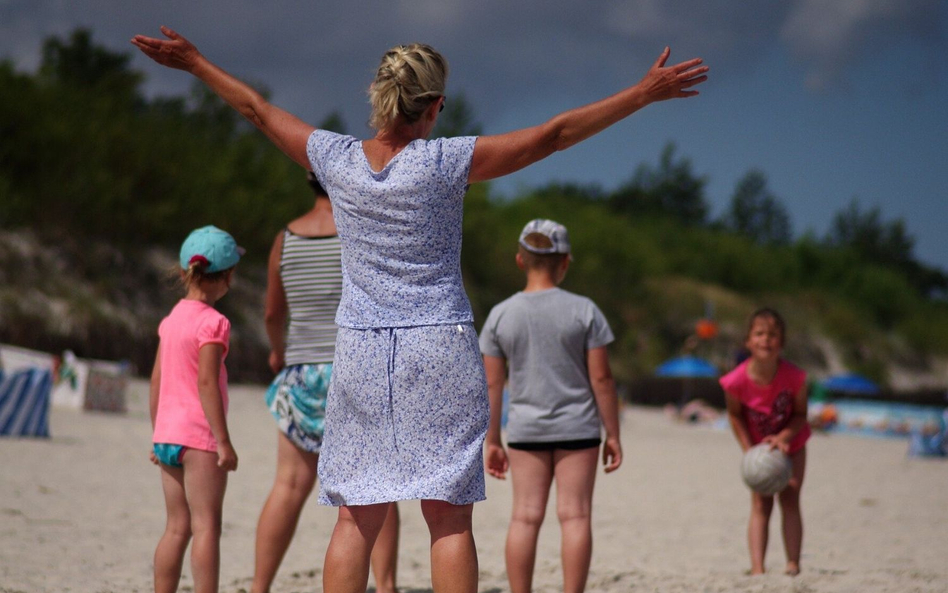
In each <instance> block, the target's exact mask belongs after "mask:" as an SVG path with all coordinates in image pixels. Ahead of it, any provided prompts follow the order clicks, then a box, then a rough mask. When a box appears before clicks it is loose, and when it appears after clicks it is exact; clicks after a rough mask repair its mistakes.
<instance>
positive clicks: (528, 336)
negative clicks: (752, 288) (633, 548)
mask: <svg viewBox="0 0 948 593" xmlns="http://www.w3.org/2000/svg"><path fill="white" fill-rule="evenodd" d="M519 243H520V245H519V249H518V252H517V256H516V258H517V265H518V266H519V267H520V268H521V269H522V270H523V271H524V273H525V274H526V280H527V283H526V286H525V287H524V289H523V291H522V292H518V293H517V294H515V295H513V296H512V297H510V298H508V299H507V300H505V301H503V302H502V303H500V304H499V305H497V306H496V307H494V308H493V309H492V310H491V312H490V315H488V316H487V321H486V322H485V323H484V327H483V329H482V330H481V337H480V347H481V352H482V353H483V354H484V368H485V369H486V372H487V392H488V394H489V397H490V411H491V414H490V427H489V429H488V431H487V453H486V456H487V459H486V464H487V465H486V467H487V472H488V473H489V474H490V475H492V476H494V477H495V478H500V479H504V478H505V476H506V474H507V469H508V467H509V469H510V474H511V477H512V481H513V517H512V518H511V521H510V529H509V531H508V532H507V546H506V559H507V578H508V579H509V581H510V591H511V593H529V592H530V591H532V587H533V569H534V566H535V564H536V549H537V538H538V536H539V535H540V527H541V525H542V524H543V518H544V514H545V512H546V505H547V498H548V497H549V495H550V485H551V483H552V482H553V481H555V482H556V514H557V517H558V518H559V521H560V534H561V544H560V556H561V558H562V563H563V591H564V592H565V593H580V592H581V591H583V590H584V589H585V587H586V578H587V576H588V574H589V563H590V560H591V559H592V522H591V520H592V495H593V485H594V484H595V481H596V467H597V465H598V461H599V445H600V444H602V461H603V464H604V465H605V471H606V473H609V472H612V471H615V470H616V469H618V468H619V465H620V464H621V463H622V445H621V443H620V440H619V408H618V401H619V400H618V397H617V395H616V385H615V381H614V380H613V378H612V372H611V370H610V368H609V357H608V354H607V352H606V345H607V344H609V343H610V342H612V341H613V339H614V338H613V335H612V330H610V328H609V323H608V322H607V321H606V318H605V316H603V314H602V312H601V311H600V310H599V308H598V307H597V306H596V304H595V303H593V302H592V301H591V300H589V299H588V298H586V297H582V296H579V295H576V294H573V293H571V292H567V291H565V290H562V289H560V288H558V285H559V284H560V283H561V282H562V281H563V279H564V278H565V277H566V271H567V270H568V269H569V265H570V258H571V256H570V243H569V235H568V234H567V231H566V228H565V227H564V226H563V225H561V224H558V223H556V222H553V221H551V220H541V219H537V220H533V221H531V222H529V223H527V226H526V227H524V229H523V232H522V233H521V234H520V241H519ZM508 365H509V370H510V402H509V408H508V413H507V418H508V420H507V448H508V449H509V450H510V451H509V453H508V452H507V451H505V450H504V446H503V444H502V442H501V435H500V416H501V404H502V398H503V389H504V383H505V382H506V379H507V369H508ZM601 428H604V429H605V443H603V441H602V438H601Z"/></svg>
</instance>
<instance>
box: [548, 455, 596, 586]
mask: <svg viewBox="0 0 948 593" xmlns="http://www.w3.org/2000/svg"><path fill="white" fill-rule="evenodd" d="M598 462H599V448H598V447H590V448H588V449H580V450H578V451H565V450H563V449H557V450H556V451H555V452H554V454H553V473H554V475H555V476H556V515H557V517H558V518H559V520H560V533H561V538H562V540H561V543H560V557H561V558H562V562H563V593H582V591H583V590H584V589H585V588H586V578H587V577H588V576H589V562H590V560H591V559H592V543H593V542H592V494H593V485H594V484H595V483H596V467H597V466H598Z"/></svg>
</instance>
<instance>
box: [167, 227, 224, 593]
mask: <svg viewBox="0 0 948 593" xmlns="http://www.w3.org/2000/svg"><path fill="white" fill-rule="evenodd" d="M240 252H241V250H240V248H239V247H237V243H235V242H234V239H233V237H231V236H230V235H229V234H228V233H226V232H224V231H222V230H220V229H219V228H217V227H213V226H206V227H203V228H200V229H197V230H195V231H193V232H192V233H191V234H190V235H188V238H187V239H185V241H184V244H182V245H181V252H180V258H179V259H180V265H181V270H180V275H181V284H182V285H183V287H184V289H185V296H184V298H183V299H181V300H180V301H178V304H177V305H175V307H174V309H172V310H171V313H169V314H168V316H167V317H165V318H164V319H163V320H162V322H161V324H160V325H159V326H158V336H159V342H158V355H157V356H156V357H155V367H154V369H153V370H152V374H151V389H150V397H149V400H150V401H149V408H150V410H151V423H152V427H153V429H154V433H153V441H154V446H153V448H152V452H151V454H150V458H151V461H152V463H154V464H156V465H158V466H159V467H160V468H161V485H162V489H163V490H164V494H165V506H166V508H167V511H168V520H167V523H166V525H165V532H164V534H163V535H162V536H161V539H160V540H159V541H158V547H157V548H156V549H155V591H156V593H170V592H173V591H177V589H178V582H179V581H180V580H181V567H182V564H183V563H184V552H185V550H186V549H187V547H188V542H189V541H191V540H192V538H193V543H192V544H191V574H192V576H193V578H194V591H195V593H210V592H212V591H213V592H216V591H217V590H218V583H219V580H220V538H221V514H222V507H223V504H224V490H225V488H226V486H227V472H230V471H234V470H236V469H237V452H236V451H234V445H233V444H232V443H231V440H230V433H229V431H228V430H227V419H226V415H227V402H228V400H227V369H226V368H225V367H224V358H225V357H226V356H227V350H228V344H229V342H230V322H229V321H228V320H227V318H226V317H224V316H223V315H221V314H220V313H218V312H217V310H216V309H215V308H214V304H215V303H216V302H217V301H218V300H219V299H221V298H222V297H223V296H224V295H225V294H227V291H228V290H230V283H231V280H232V278H233V275H234V266H236V265H237V262H238V261H240Z"/></svg>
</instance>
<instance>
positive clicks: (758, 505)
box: [747, 492, 774, 574]
mask: <svg viewBox="0 0 948 593" xmlns="http://www.w3.org/2000/svg"><path fill="white" fill-rule="evenodd" d="M773 509H774V497H773V496H763V495H761V494H757V493H756V492H751V515H750V523H749V524H748V526H747V543H748V545H749V547H750V557H751V574H764V571H765V569H764V557H765V556H766V555H767V536H768V529H769V526H770V513H771V511H773Z"/></svg>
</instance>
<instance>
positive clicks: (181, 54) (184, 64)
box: [132, 26, 201, 72]
mask: <svg viewBox="0 0 948 593" xmlns="http://www.w3.org/2000/svg"><path fill="white" fill-rule="evenodd" d="M161 32H162V34H164V36H165V37H167V38H168V39H156V38H154V37H145V36H144V35H136V36H135V37H133V38H132V45H134V46H136V47H137V48H138V49H140V50H142V53H144V54H145V55H146V56H148V57H149V58H151V59H152V60H154V61H156V62H158V63H159V64H161V65H162V66H167V67H169V68H175V69H177V70H184V71H186V72H190V71H191V69H192V68H193V67H194V65H195V64H196V63H197V61H198V59H199V58H200V57H201V52H199V51H198V50H197V48H196V47H194V44H193V43H191V42H190V41H188V40H187V39H185V38H184V37H182V36H181V35H178V34H177V33H176V32H175V31H173V30H171V29H169V28H168V27H165V26H162V27H161Z"/></svg>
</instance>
